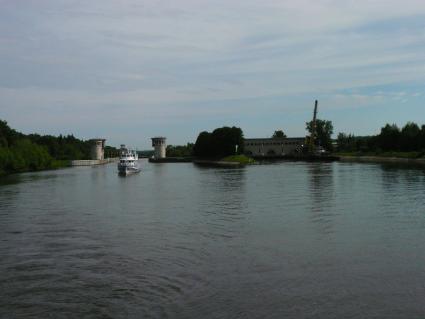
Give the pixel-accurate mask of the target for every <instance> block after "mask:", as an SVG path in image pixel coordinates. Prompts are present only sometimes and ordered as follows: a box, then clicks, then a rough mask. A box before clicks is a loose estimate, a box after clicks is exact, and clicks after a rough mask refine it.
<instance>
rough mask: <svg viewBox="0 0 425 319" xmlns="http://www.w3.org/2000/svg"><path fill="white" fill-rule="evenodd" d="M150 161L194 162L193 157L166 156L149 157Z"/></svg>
mask: <svg viewBox="0 0 425 319" xmlns="http://www.w3.org/2000/svg"><path fill="white" fill-rule="evenodd" d="M149 162H150V163H190V162H193V157H164V158H153V157H149Z"/></svg>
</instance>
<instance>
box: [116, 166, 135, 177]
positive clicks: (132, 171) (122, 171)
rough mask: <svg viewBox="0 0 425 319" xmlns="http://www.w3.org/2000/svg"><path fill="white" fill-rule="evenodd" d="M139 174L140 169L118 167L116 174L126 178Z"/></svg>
mask: <svg viewBox="0 0 425 319" xmlns="http://www.w3.org/2000/svg"><path fill="white" fill-rule="evenodd" d="M139 172H140V168H138V167H126V166H118V174H120V175H122V176H127V175H131V174H136V173H139Z"/></svg>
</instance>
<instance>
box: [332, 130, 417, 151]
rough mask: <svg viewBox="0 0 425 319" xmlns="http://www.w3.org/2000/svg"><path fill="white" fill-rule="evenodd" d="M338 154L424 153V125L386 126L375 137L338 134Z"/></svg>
mask: <svg viewBox="0 0 425 319" xmlns="http://www.w3.org/2000/svg"><path fill="white" fill-rule="evenodd" d="M336 142H337V151H339V152H365V153H367V152H375V153H380V152H419V153H425V125H422V126H421V127H419V125H418V124H416V123H414V122H408V123H406V125H404V126H403V127H402V128H399V127H398V126H397V125H396V124H386V125H385V126H384V127H382V128H381V131H380V133H379V134H377V135H372V136H354V135H353V134H345V133H339V134H338V137H337V140H336Z"/></svg>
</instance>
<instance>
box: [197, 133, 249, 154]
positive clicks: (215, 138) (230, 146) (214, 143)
mask: <svg viewBox="0 0 425 319" xmlns="http://www.w3.org/2000/svg"><path fill="white" fill-rule="evenodd" d="M236 146H238V153H243V132H242V130H241V129H240V128H239V127H235V126H233V127H228V126H224V127H221V128H217V129H215V130H214V131H213V132H212V133H209V132H205V131H204V132H201V133H200V134H199V136H198V138H197V139H196V143H195V146H194V155H195V156H199V157H224V156H228V155H234V154H235V152H236Z"/></svg>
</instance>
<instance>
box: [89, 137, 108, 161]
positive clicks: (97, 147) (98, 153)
mask: <svg viewBox="0 0 425 319" xmlns="http://www.w3.org/2000/svg"><path fill="white" fill-rule="evenodd" d="M105 141H106V140H105V139H102V138H94V139H91V140H90V142H91V150H90V153H91V159H92V160H103V159H104V158H105Z"/></svg>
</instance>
